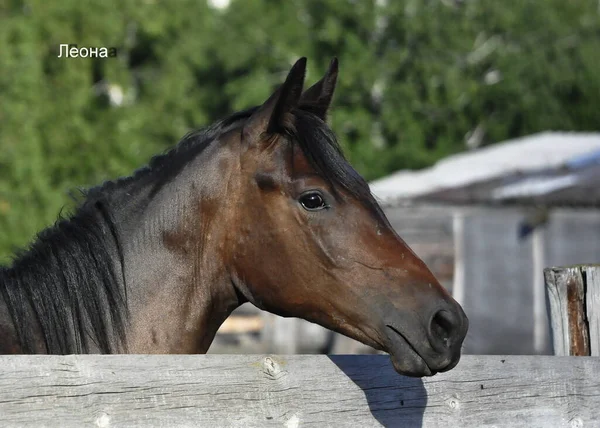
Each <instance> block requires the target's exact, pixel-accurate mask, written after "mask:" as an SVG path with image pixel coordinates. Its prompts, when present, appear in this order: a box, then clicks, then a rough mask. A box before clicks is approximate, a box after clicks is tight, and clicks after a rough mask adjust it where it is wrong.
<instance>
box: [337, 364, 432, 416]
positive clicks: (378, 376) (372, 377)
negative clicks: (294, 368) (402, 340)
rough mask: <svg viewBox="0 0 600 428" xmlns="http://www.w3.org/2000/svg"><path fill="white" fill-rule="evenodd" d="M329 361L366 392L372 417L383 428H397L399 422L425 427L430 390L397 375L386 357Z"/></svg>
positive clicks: (420, 381)
mask: <svg viewBox="0 0 600 428" xmlns="http://www.w3.org/2000/svg"><path fill="white" fill-rule="evenodd" d="M329 359H331V361H332V362H333V363H334V364H335V365H336V366H337V367H338V368H339V369H340V370H341V371H342V372H344V374H345V375H346V376H348V378H349V379H350V380H352V382H354V383H355V384H356V386H358V387H359V388H360V389H361V390H362V391H363V392H364V394H365V398H366V400H367V403H368V405H369V410H370V412H371V414H372V415H373V417H374V418H375V419H376V420H377V421H378V422H379V423H380V424H381V425H382V426H384V427H394V426H398V425H397V424H398V421H402V423H403V424H404V426H407V427H421V426H423V414H424V412H425V409H426V408H427V390H426V389H425V386H424V385H423V381H422V380H421V379H420V378H411V377H406V376H398V374H397V373H396V372H395V371H394V369H393V368H392V365H391V364H390V363H389V360H388V359H387V358H385V357H379V358H360V359H358V358H356V357H355V356H352V355H330V356H329ZM338 399H340V400H343V397H339V398H338Z"/></svg>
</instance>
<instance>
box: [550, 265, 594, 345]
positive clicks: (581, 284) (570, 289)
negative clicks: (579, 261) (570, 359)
mask: <svg viewBox="0 0 600 428" xmlns="http://www.w3.org/2000/svg"><path fill="white" fill-rule="evenodd" d="M544 279H545V282H546V297H547V303H548V314H549V317H550V325H551V328H552V340H553V345H554V354H555V355H573V356H589V355H591V356H600V265H595V266H585V265H582V266H569V267H551V268H546V269H544Z"/></svg>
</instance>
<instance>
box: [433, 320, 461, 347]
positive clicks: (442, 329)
mask: <svg viewBox="0 0 600 428" xmlns="http://www.w3.org/2000/svg"><path fill="white" fill-rule="evenodd" d="M454 327H455V324H454V318H453V317H452V314H450V312H448V311H439V312H437V313H436V314H435V315H434V316H433V318H432V319H431V327H430V328H431V335H432V336H433V339H434V340H435V341H437V342H441V343H442V344H443V345H444V346H445V347H447V346H449V341H450V338H451V337H452V332H453V330H454Z"/></svg>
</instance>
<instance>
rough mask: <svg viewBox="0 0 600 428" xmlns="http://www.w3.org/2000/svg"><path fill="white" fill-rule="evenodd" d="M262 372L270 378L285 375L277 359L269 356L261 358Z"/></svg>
mask: <svg viewBox="0 0 600 428" xmlns="http://www.w3.org/2000/svg"><path fill="white" fill-rule="evenodd" d="M263 372H264V373H265V374H266V375H267V376H268V377H269V378H271V379H279V378H280V377H282V376H284V375H285V372H284V371H283V370H281V367H280V366H279V364H278V363H277V361H275V360H274V359H273V358H271V357H265V359H264V360H263Z"/></svg>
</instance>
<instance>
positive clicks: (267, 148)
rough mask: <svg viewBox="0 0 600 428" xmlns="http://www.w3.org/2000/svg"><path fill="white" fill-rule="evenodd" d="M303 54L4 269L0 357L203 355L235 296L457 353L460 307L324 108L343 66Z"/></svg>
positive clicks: (376, 343) (429, 354)
mask: <svg viewBox="0 0 600 428" xmlns="http://www.w3.org/2000/svg"><path fill="white" fill-rule="evenodd" d="M306 63H307V60H306V58H301V59H299V60H298V61H297V62H296V63H295V64H294V65H293V67H292V68H291V70H290V71H289V74H288V75H287V78H286V79H285V81H284V83H283V84H282V85H281V86H280V87H279V88H278V89H277V90H275V91H274V92H273V93H272V94H271V95H270V96H269V97H268V98H267V99H266V101H265V102H264V103H262V104H261V105H259V106H256V107H252V108H249V109H247V110H244V111H240V112H237V113H234V114H232V115H231V116H229V117H227V118H224V119H222V120H219V121H217V122H215V123H213V124H212V125H209V126H207V127H205V128H203V129H200V130H196V131H193V132H191V133H189V134H188V135H186V136H184V137H183V138H182V139H181V140H180V141H179V143H178V144H177V145H175V147H174V148H172V149H171V150H170V151H166V152H164V153H162V154H159V155H156V156H154V157H153V158H152V159H151V160H150V161H149V163H148V164H147V165H146V166H145V167H142V168H140V169H138V170H136V171H134V172H133V173H132V175H130V176H128V177H123V178H119V179H116V180H110V181H106V182H104V183H102V184H100V185H97V186H95V187H90V188H88V189H86V190H82V197H81V199H80V201H78V204H77V206H76V208H75V209H74V210H73V212H72V213H71V214H69V215H65V216H59V218H58V219H57V221H56V222H55V224H54V225H52V226H50V227H48V228H47V229H45V230H43V231H42V232H40V233H39V234H38V235H37V237H36V238H35V239H34V240H33V242H32V243H31V244H30V245H29V246H28V247H27V248H25V249H24V250H21V251H19V252H18V253H17V254H16V255H15V256H14V258H13V260H12V263H11V265H10V266H6V267H2V268H0V269H1V270H0V353H3V354H62V355H64V354H82V353H96V354H123V353H136V354H157V353H166V354H169V353H179V354H202V353H206V352H207V350H208V348H209V346H210V344H211V342H212V340H213V339H214V337H215V334H216V332H217V330H218V328H219V326H220V325H221V324H222V323H223V322H224V320H225V319H226V318H227V317H228V315H229V314H230V313H231V312H232V311H233V310H234V309H235V308H237V307H238V306H240V305H241V304H243V303H246V302H251V303H252V304H253V305H255V306H257V307H258V308H260V309H262V310H266V311H269V312H271V313H274V314H277V315H280V316H283V317H298V318H302V319H305V320H308V321H310V322H313V323H317V324H320V325H321V326H323V327H325V328H327V329H330V330H332V331H336V332H339V333H342V334H344V335H346V336H348V337H351V338H353V339H356V340H358V341H360V342H363V343H364V344H366V345H369V346H371V347H373V348H375V349H378V350H383V351H385V352H387V353H389V355H390V358H391V362H392V364H393V367H394V368H395V370H396V371H397V372H398V373H400V374H403V375H407V376H415V377H423V376H432V375H434V374H435V373H438V372H443V371H446V370H450V369H452V368H453V367H454V366H456V364H457V363H458V361H459V359H460V355H461V346H462V342H463V340H464V338H465V335H466V333H467V330H468V319H467V316H466V315H465V313H464V311H463V309H462V308H461V306H460V305H459V304H458V303H457V302H456V301H455V300H454V299H453V298H452V297H451V295H450V294H449V293H448V292H447V291H446V290H445V289H444V288H443V287H442V286H441V285H440V284H439V282H438V281H437V280H436V279H435V277H434V275H433V274H432V273H431V271H430V270H429V269H428V268H427V266H426V265H425V263H424V262H423V261H422V260H421V259H419V257H418V256H417V255H416V254H415V253H414V252H413V251H412V250H411V249H410V248H409V247H408V246H407V244H406V243H405V242H404V241H403V240H402V239H401V238H400V237H399V236H398V235H397V234H396V232H395V231H394V229H393V228H392V227H391V225H390V223H389V221H388V219H387V218H386V216H385V214H384V212H383V210H382V208H381V207H380V205H379V204H378V202H377V201H376V199H375V198H374V196H373V195H372V193H371V192H370V189H369V186H368V184H367V183H366V181H365V180H364V179H363V178H362V177H361V176H360V175H359V174H358V173H357V172H356V171H355V169H353V168H352V166H351V165H350V164H349V163H348V161H347V160H346V158H345V157H344V154H343V152H342V150H341V148H340V145H339V143H338V141H337V139H336V136H335V134H334V133H333V131H332V130H331V128H330V127H329V126H328V125H327V113H328V111H329V107H330V104H331V101H332V98H333V94H334V89H335V86H336V82H337V76H338V62H337V59H335V58H334V59H333V60H332V61H331V64H330V65H329V68H328V70H327V72H326V73H325V75H324V76H323V77H322V78H321V79H320V80H319V81H318V82H316V83H315V84H314V85H312V86H311V87H309V88H308V89H306V90H304V80H305V74H306Z"/></svg>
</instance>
